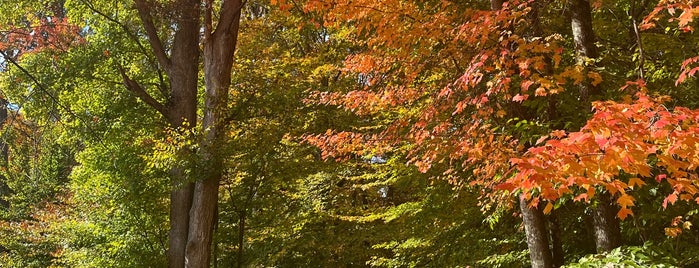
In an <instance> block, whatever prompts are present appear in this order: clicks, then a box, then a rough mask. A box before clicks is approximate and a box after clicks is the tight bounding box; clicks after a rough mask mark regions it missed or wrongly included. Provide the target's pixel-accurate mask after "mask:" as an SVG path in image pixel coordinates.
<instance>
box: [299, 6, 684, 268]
mask: <svg viewBox="0 0 699 268" xmlns="http://www.w3.org/2000/svg"><path fill="white" fill-rule="evenodd" d="M495 2H498V1H493V6H499V5H502V9H497V8H496V9H494V10H493V11H490V10H487V7H485V6H480V7H478V4H475V3H470V4H465V5H464V6H460V5H459V4H456V3H452V2H447V1H441V2H436V3H431V4H422V3H415V2H411V1H378V2H374V1H332V2H326V1H308V2H307V4H306V6H305V7H306V8H307V9H308V10H311V11H316V12H321V13H323V14H325V15H326V20H325V23H327V24H328V25H334V26H344V27H350V28H352V29H353V30H355V32H356V37H355V38H356V40H357V42H358V43H359V44H362V45H365V46H366V47H367V49H366V50H364V51H361V52H359V53H355V54H353V55H351V56H349V57H348V58H347V60H346V68H347V70H348V71H350V72H352V73H353V74H357V75H358V77H359V79H360V81H362V83H363V85H360V86H359V89H356V90H352V91H349V92H335V93H325V92H323V93H318V94H316V95H315V96H313V98H314V100H315V101H316V102H317V103H321V104H326V105H337V106H340V107H343V108H345V109H347V110H351V111H353V112H355V113H356V114H358V115H360V116H366V117H373V118H380V119H378V120H377V121H378V122H388V123H385V124H384V125H381V126H380V127H378V128H365V129H369V130H370V131H361V130H360V131H335V130H328V131H327V132H326V133H324V134H318V135H311V136H307V138H306V140H307V141H308V142H310V143H312V144H315V145H317V146H319V147H320V148H321V149H322V150H323V155H324V156H325V157H328V158H336V159H348V157H352V156H353V155H354V156H358V157H362V156H366V155H371V154H379V155H381V154H386V153H390V152H391V150H396V149H399V148H405V147H403V146H401V145H403V144H407V145H409V146H407V147H409V149H408V159H409V162H411V163H413V164H415V165H416V166H417V168H418V169H419V170H420V171H423V172H426V171H428V170H430V168H432V167H433V165H435V164H436V163H443V162H447V163H449V165H448V166H449V167H448V168H446V169H444V170H443V172H442V173H441V175H438V176H437V177H441V178H446V179H448V180H451V181H453V182H454V183H456V184H461V183H464V180H463V179H464V176H467V177H468V183H469V184H470V185H478V186H481V187H485V188H486V189H493V187H495V189H500V190H508V191H506V193H517V192H519V191H522V190H524V191H523V192H524V193H525V194H524V196H523V199H522V200H521V202H522V203H523V204H524V205H523V206H522V211H523V213H524V212H525V211H526V210H528V207H538V202H539V200H541V199H546V200H550V201H554V200H557V199H558V198H560V197H561V196H564V195H565V194H571V193H572V191H573V190H570V191H571V192H567V191H569V190H568V189H570V188H575V189H576V190H577V189H578V188H584V189H585V190H589V192H585V193H583V194H582V195H577V198H575V200H584V201H588V202H589V201H591V200H592V198H593V197H596V196H594V191H595V189H598V190H597V191H598V192H599V191H608V192H609V193H610V194H612V195H616V196H615V197H616V203H617V204H618V205H619V206H620V208H621V210H620V211H619V213H618V214H617V215H618V216H619V218H621V219H624V218H625V216H626V215H628V214H629V213H630V209H629V208H630V207H631V206H632V205H633V201H634V200H633V197H632V196H631V195H629V194H626V193H627V191H628V190H629V189H630V188H633V187H634V186H635V187H636V188H638V187H639V186H640V184H643V181H642V180H640V179H639V178H633V179H632V180H631V181H628V178H626V179H624V180H626V181H621V180H620V178H622V177H623V176H620V172H621V173H624V172H625V173H628V174H638V173H639V172H640V173H641V174H640V175H639V176H641V177H643V176H650V171H649V170H650V164H649V163H648V162H649V161H651V160H653V159H656V158H655V157H658V158H663V160H662V161H661V160H654V161H656V162H657V163H653V164H654V165H659V167H662V168H664V169H667V168H668V166H671V167H670V170H672V171H671V172H670V173H673V176H675V177H673V179H672V182H671V184H672V186H673V187H676V188H678V189H687V191H688V192H683V190H677V191H673V193H672V194H670V195H669V196H668V199H667V200H666V202H675V200H676V199H677V197H678V196H680V195H682V194H684V195H683V196H682V198H683V199H684V200H687V199H691V198H693V195H694V194H695V193H696V190H695V188H694V186H692V185H693V182H692V179H690V178H688V177H689V176H690V175H688V174H690V173H692V172H693V169H694V168H696V165H695V164H694V163H693V161H694V160H693V159H694V158H693V157H695V156H694V155H693V154H692V151H693V150H694V146H693V145H692V144H693V142H694V141H695V140H694V137H693V136H694V135H695V133H696V129H695V128H694V126H693V124H694V123H695V122H694V121H693V120H691V119H688V118H693V116H692V115H690V114H691V113H692V112H691V110H688V109H686V108H681V107H676V108H671V109H668V108H666V110H667V111H666V112H667V113H669V114H663V115H664V116H665V117H663V115H660V114H658V115H654V114H653V113H654V112H658V113H659V112H660V111H659V110H658V109H659V108H653V105H652V104H650V103H653V104H656V105H659V104H658V103H657V102H653V101H649V99H648V97H646V96H645V95H639V96H638V100H637V101H636V102H635V104H631V103H630V102H629V103H627V104H625V105H629V106H627V107H623V106H615V105H617V104H616V103H614V102H603V103H596V104H594V107H595V108H596V113H595V115H593V117H592V118H591V119H590V120H589V121H587V122H586V123H584V124H581V126H583V127H582V129H581V130H580V131H571V132H570V133H569V134H567V135H569V136H567V137H568V138H566V139H561V140H553V141H550V145H549V143H547V145H546V147H534V148H530V149H528V150H526V151H528V152H529V153H527V154H525V156H524V157H523V156H520V152H523V151H524V150H522V148H525V147H527V146H531V145H534V144H535V142H534V140H536V138H538V137H540V136H542V135H544V134H545V133H546V132H547V128H552V129H555V128H557V126H558V125H559V124H560V123H559V122H561V121H562V122H566V121H567V122H570V121H569V120H570V118H576V117H577V119H573V120H575V121H577V122H584V120H585V118H586V115H585V114H586V112H585V111H584V107H586V104H585V102H587V101H588V100H589V99H591V97H592V96H591V95H592V94H598V95H599V94H601V93H604V92H599V91H596V90H595V89H594V88H597V87H599V86H601V83H602V82H603V81H604V79H603V76H602V74H601V73H599V72H598V71H597V70H596V69H595V68H594V66H593V65H589V63H588V62H589V61H595V60H596V59H595V58H596V57H597V55H598V54H597V52H596V51H594V50H595V48H594V46H595V45H594V39H590V38H588V37H585V36H584V35H583V36H582V37H580V36H574V37H575V43H576V50H577V49H578V48H577V47H579V48H580V49H579V54H580V55H581V56H578V57H577V58H578V60H577V64H570V65H569V63H570V61H568V60H567V59H565V58H566V57H567V55H570V54H566V52H565V50H566V48H565V39H563V38H562V36H561V35H559V34H558V33H545V32H539V33H535V32H536V31H534V32H531V31H528V30H527V29H526V28H525V27H522V26H521V25H522V22H525V21H527V20H528V19H531V18H532V17H534V19H533V21H534V22H538V20H539V19H540V18H539V17H538V16H540V15H539V14H540V13H541V12H545V10H542V9H541V7H539V6H538V5H535V4H531V2H526V1H507V2H505V3H502V2H499V3H495ZM573 2H576V3H577V2H586V1H573ZM634 3H635V2H634ZM668 3H669V4H668ZM687 3H688V2H683V1H677V2H674V1H672V2H662V3H660V6H659V8H656V10H655V11H654V12H652V13H651V16H652V15H654V14H656V13H657V12H658V10H659V9H660V10H662V9H663V8H662V6H663V5H664V4H668V6H670V7H671V8H672V9H671V10H672V11H671V13H672V14H674V8H678V9H679V8H680V7H685V9H683V10H688V11H685V12H683V13H682V14H680V15H679V21H680V22H679V24H680V27H685V28H683V29H685V30H687V29H688V28H686V26H687V24H688V22H689V21H690V19H689V18H690V17H691V16H688V15H687V14H691V12H692V11H689V10H692V9H690V8H687V7H686V5H687ZM690 4H691V3H690ZM587 5H588V8H587V9H588V11H587V12H588V18H587V19H585V18H577V19H579V20H583V21H582V22H580V21H578V22H575V19H576V16H579V15H577V13H576V12H579V13H580V12H582V13H583V15H584V11H580V9H579V7H578V8H576V7H575V6H573V9H574V10H573V11H574V12H573V13H574V14H573V18H574V21H573V34H574V35H576V34H578V33H580V32H581V31H582V32H583V34H587V35H593V36H594V33H584V31H585V30H584V29H583V30H581V29H576V27H580V26H579V25H583V26H582V27H585V26H584V24H585V23H587V25H588V26H587V27H588V28H589V27H592V26H591V21H590V20H591V19H590V18H589V12H590V11H589V10H590V7H589V3H587ZM644 5H647V4H646V2H644ZM683 5H684V6H683ZM632 8H635V7H632ZM642 8H643V7H641V8H640V9H638V10H641V12H643V11H642V10H643V9H642ZM634 12H637V11H636V10H634ZM677 13H679V12H677ZM635 16H638V15H636V14H635ZM585 20H587V21H585ZM646 20H648V19H646ZM348 22H351V25H350V24H348ZM576 23H577V24H576ZM576 25H578V26H576ZM633 25H634V27H637V26H639V25H637V23H636V22H634V24H633ZM534 27H536V26H534ZM641 28H643V27H641ZM576 31H577V32H576ZM587 31H590V30H587ZM636 33H638V30H636ZM636 36H637V37H638V36H639V35H638V34H637V35H636ZM579 38H580V39H579ZM585 38H587V40H586V39H585ZM593 38H594V37H593ZM635 41H636V44H637V46H638V47H639V51H640V53H641V55H640V57H642V58H643V57H644V55H643V45H642V43H641V39H640V37H639V38H637V39H636V40H635ZM640 62H641V63H640V64H639V65H640V66H639V73H640V76H641V77H643V76H644V71H645V69H644V65H643V64H644V63H643V60H641V61H640ZM692 62H693V58H690V59H689V60H685V62H684V63H683V65H682V69H683V70H682V72H681V73H680V76H679V78H680V80H683V79H684V78H685V77H686V76H687V75H688V74H693V73H694V72H696V69H692V68H689V67H687V66H688V65H689V64H690V63H692ZM447 66H448V67H447ZM642 83H643V82H638V84H642ZM570 86H578V87H580V88H581V89H580V96H581V97H580V98H578V100H581V101H582V103H580V104H571V103H567V104H566V103H565V102H564V103H561V102H562V101H569V99H568V100H565V99H564V100H561V98H567V97H566V96H570V95H571V94H570V93H569V92H570V90H569V89H567V88H568V87H570ZM605 87H607V88H609V87H610V85H605ZM624 94H628V93H624ZM622 95H623V94H622ZM573 96H574V95H573ZM597 98H599V97H597ZM557 99H558V100H557ZM564 105H568V106H572V107H583V110H582V111H580V110H578V112H577V113H576V112H573V113H568V114H567V115H565V114H564V115H561V114H560V112H561V111H557V108H558V107H562V106H564ZM619 105H621V104H619ZM634 105H635V106H634ZM532 108H533V109H532ZM625 108H627V110H625ZM547 109H548V110H547ZM644 109H645V110H644ZM532 110H535V111H536V112H537V113H538V115H537V114H532V112H533V111H532ZM622 111H624V112H625V113H626V114H623V113H621V112H622ZM629 111H632V112H629ZM648 111H654V112H650V117H648V116H649V114H646V112H648ZM670 111H673V112H670ZM542 112H543V113H542ZM630 113H636V114H637V116H638V117H633V116H632V114H630ZM642 113H643V115H640V114H642ZM688 113H689V114H688ZM542 114H543V116H542ZM387 115H388V116H387ZM622 115H623V116H622ZM643 116H646V117H647V118H645V119H644V118H643ZM653 116H655V117H653ZM658 116H659V117H661V118H664V119H661V121H660V122H661V125H660V126H656V127H659V128H660V127H661V126H662V128H667V129H665V130H658V129H654V128H648V129H647V132H641V131H640V130H638V132H639V133H638V135H637V136H636V138H631V137H627V138H625V139H621V138H613V139H612V141H611V142H610V141H609V139H611V137H612V136H613V135H612V134H609V133H612V132H613V133H619V134H614V135H622V134H624V133H628V131H627V130H625V129H624V128H625V127H632V125H628V126H627V125H624V124H620V125H618V126H608V125H607V124H609V122H610V120H612V119H616V120H621V119H619V118H623V117H627V118H630V117H633V119H627V121H629V122H633V124H635V123H638V124H639V125H633V127H637V128H641V125H643V124H644V123H641V122H645V125H644V127H648V126H649V125H653V124H651V123H655V121H654V120H658V118H657V117H658ZM521 117H524V119H523V118H521ZM617 117H619V118H617ZM527 119H529V120H532V121H535V122H536V121H538V122H544V123H539V124H536V123H534V124H532V125H528V123H529V121H528V120H527ZM520 120H521V121H520ZM644 120H645V121H644ZM681 120H684V121H682V122H683V123H682V124H685V125H684V126H685V127H684V128H680V129H678V130H676V131H675V132H677V133H675V132H669V130H668V129H674V128H677V127H678V124H679V123H678V122H680V121H681ZM518 121H519V122H518ZM547 121H548V122H547ZM511 122H518V123H517V124H516V125H514V126H513V125H512V124H511ZM612 122H614V121H612ZM527 125H528V126H527ZM521 126H527V127H528V128H527V129H525V130H524V131H522V130H520V129H521ZM653 126H654V125H653ZM617 127H618V129H616V128H617ZM568 128H572V129H575V127H568ZM656 130H657V132H655V131H656ZM554 133H556V134H555V135H556V136H558V137H559V138H561V135H563V134H562V133H565V132H554ZM584 133H587V134H584ZM590 133H592V134H590ZM599 133H603V134H599ZM631 133H633V132H631ZM668 133H675V135H678V137H680V136H681V137H682V138H675V137H674V136H673V137H672V138H671V137H668V136H667V135H670V134H668ZM593 134H594V135H593ZM653 135H655V136H657V137H658V138H659V139H662V138H663V137H664V138H665V139H666V141H665V142H666V143H664V144H665V145H666V146H670V144H672V145H676V146H679V147H677V148H685V149H686V150H688V151H689V152H688V154H687V155H678V154H676V152H675V151H674V150H676V148H675V147H673V151H670V152H667V151H662V150H663V148H661V147H648V148H641V149H647V150H646V151H643V150H641V149H633V148H634V146H640V147H643V144H656V145H655V146H659V144H661V143H660V141H649V140H648V136H653ZM663 135H666V136H663ZM684 139H687V141H686V142H687V143H686V144H685V143H684V142H685V140H684ZM540 140H541V139H540ZM586 142H587V143H586ZM682 144H684V145H682ZM522 145H524V146H522ZM592 145H597V146H592ZM602 145H604V146H606V147H602ZM574 146H580V148H584V149H575V148H577V147H575V148H573V147H574ZM649 146H650V145H649ZM683 146H684V147H683ZM559 147H560V148H559ZM543 148H546V149H543ZM656 148H657V149H658V150H660V151H658V152H655V151H652V150H651V149H656ZM574 149H575V150H574ZM576 150H590V151H585V152H584V153H583V152H580V151H576ZM595 150H597V151H595ZM554 151H556V152H558V153H554ZM639 152H642V154H641V153H639ZM668 153H669V155H667V154H668ZM530 154H531V155H536V156H531V157H530V158H526V156H528V155H530ZM539 154H541V155H539ZM610 155H613V156H610ZM595 156H598V157H599V158H594V157H595ZM505 158H512V160H508V163H504V162H503V161H504V159H505ZM539 158H541V159H546V160H541V159H539ZM608 158H612V159H608ZM532 159H537V160H532ZM536 161H539V162H536ZM663 161H668V162H663ZM530 162H532V163H530ZM533 162H536V164H534V163H533ZM601 162H604V165H603V167H601V166H602V164H601ZM558 163H561V164H560V165H559V164H558ZM573 163H576V164H573ZM510 164H512V165H513V166H514V169H515V170H516V172H512V171H511V170H510ZM607 164H608V165H607ZM581 165H586V166H584V167H580V166H581ZM594 165H597V166H594ZM568 170H571V172H573V173H571V174H568V173H566V172H568ZM575 172H578V173H575ZM674 172H678V173H677V174H675V173H674ZM594 176H601V177H594ZM664 176H668V177H672V176H670V175H669V174H665V175H664ZM677 176H679V177H677ZM691 176H696V175H695V174H694V175H691ZM587 177H594V178H597V179H592V178H587ZM661 177H663V176H661ZM556 178H557V179H558V180H556ZM575 178H580V181H577V180H576V179H575ZM663 178H665V177H663ZM692 178H694V177H692ZM678 179H679V180H680V181H684V182H683V183H680V184H677V182H676V180H678ZM595 187H599V188H595ZM501 194H502V192H497V191H496V192H491V193H488V194H487V195H488V196H489V197H490V198H494V199H498V198H502V197H503V196H502V195H501ZM597 206H602V203H599V204H598V205H597ZM553 208H554V203H552V202H550V203H547V204H546V206H544V207H541V208H538V209H543V212H546V213H549V212H551V211H552V209H553ZM607 210H609V209H607ZM532 217H534V218H528V217H525V222H526V221H527V220H528V219H531V220H534V219H536V218H537V217H540V216H532ZM612 217H613V216H612ZM612 219H613V218H612ZM605 222H606V223H609V219H607V220H606V221H605ZM543 224H544V223H541V222H539V223H534V225H538V226H542V225H543ZM537 228H542V227H537ZM617 228H618V227H617ZM527 232H528V233H529V232H530V230H529V229H527ZM531 232H534V231H533V230H531ZM536 232H537V235H536V236H539V237H541V236H546V233H545V228H544V232H542V231H540V230H537V231H536ZM617 232H618V231H617ZM538 243H543V244H548V241H547V240H546V239H544V241H541V242H538ZM530 246H531V245H530ZM546 247H548V246H546ZM612 247H615V246H613V245H612ZM603 248H606V246H603ZM530 249H531V248H530ZM531 250H532V254H534V249H531ZM546 250H548V249H546ZM544 255H546V254H544ZM537 258H538V257H537ZM540 258H542V259H545V257H540ZM532 259H533V260H532V261H533V265H534V266H537V267H539V265H541V266H542V267H547V266H549V265H551V264H550V263H549V262H550V261H551V260H542V262H541V263H534V259H536V258H535V257H534V255H532ZM559 265H560V264H559Z"/></svg>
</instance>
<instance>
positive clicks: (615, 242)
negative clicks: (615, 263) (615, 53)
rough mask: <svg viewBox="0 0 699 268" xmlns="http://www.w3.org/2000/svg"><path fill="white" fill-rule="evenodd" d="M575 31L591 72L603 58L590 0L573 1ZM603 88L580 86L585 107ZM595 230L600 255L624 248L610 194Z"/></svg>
mask: <svg viewBox="0 0 699 268" xmlns="http://www.w3.org/2000/svg"><path fill="white" fill-rule="evenodd" d="M570 10H571V28H572V30H573V39H574V41H575V51H576V55H577V61H578V64H581V65H583V66H584V67H585V69H584V70H587V69H588V66H587V65H588V64H587V63H586V61H587V60H589V59H596V58H597V57H598V56H599V53H598V52H597V47H596V46H595V32H594V29H593V28H592V8H591V7H590V2H589V1H588V0H571V1H570ZM600 93H602V92H601V88H600V87H599V86H594V85H592V84H590V82H589V81H588V80H587V79H586V80H584V81H583V82H582V83H581V84H580V101H581V106H582V107H584V108H589V107H590V102H589V100H590V95H593V94H600ZM592 210H593V212H592V217H593V223H594V228H595V243H596V246H597V251H598V252H603V251H608V250H611V249H613V248H616V247H618V246H620V245H621V231H620V229H619V228H620V227H619V219H617V218H616V213H614V205H613V204H612V203H611V196H610V195H609V194H607V193H601V194H599V195H598V202H597V204H596V205H595V206H593V208H592Z"/></svg>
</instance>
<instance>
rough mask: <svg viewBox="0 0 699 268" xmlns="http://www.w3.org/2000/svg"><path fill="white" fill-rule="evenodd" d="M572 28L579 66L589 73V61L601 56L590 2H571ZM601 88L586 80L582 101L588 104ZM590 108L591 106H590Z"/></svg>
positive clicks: (582, 87) (572, 0)
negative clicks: (593, 26)
mask: <svg viewBox="0 0 699 268" xmlns="http://www.w3.org/2000/svg"><path fill="white" fill-rule="evenodd" d="M570 12H571V23H570V25H571V28H572V30H573V41H574V43H575V52H576V58H577V62H578V64H579V65H582V66H583V67H585V72H586V71H587V69H588V68H587V65H588V63H587V61H588V60H589V59H596V58H597V57H598V56H599V55H598V52H597V47H596V46H595V32H594V30H593V29H592V8H591V7H590V2H589V0H571V1H570ZM599 93H600V88H599V87H597V86H593V85H592V84H590V82H589V80H588V79H585V80H584V81H583V82H582V84H580V101H581V103H583V104H586V105H587V103H588V102H589V100H590V95H594V94H599ZM588 106H589V105H588Z"/></svg>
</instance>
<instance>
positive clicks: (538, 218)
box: [519, 194, 553, 268]
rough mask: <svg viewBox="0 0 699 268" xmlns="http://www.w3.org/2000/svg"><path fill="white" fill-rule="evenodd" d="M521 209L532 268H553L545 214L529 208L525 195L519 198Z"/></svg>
mask: <svg viewBox="0 0 699 268" xmlns="http://www.w3.org/2000/svg"><path fill="white" fill-rule="evenodd" d="M519 208H520V209H521V211H522V221H523V222H524V231H525V232H526V233H527V246H528V247H529V257H530V258H531V264H532V268H550V267H553V258H552V255H551V250H550V249H549V239H548V235H549V234H548V232H547V231H546V221H545V219H544V213H543V212H542V211H541V210H539V209H538V208H532V207H529V204H528V202H527V200H526V199H525V197H524V195H523V194H522V195H520V197H519Z"/></svg>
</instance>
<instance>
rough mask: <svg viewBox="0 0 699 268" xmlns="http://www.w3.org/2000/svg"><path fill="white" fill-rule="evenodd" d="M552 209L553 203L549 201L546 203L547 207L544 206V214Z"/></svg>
mask: <svg viewBox="0 0 699 268" xmlns="http://www.w3.org/2000/svg"><path fill="white" fill-rule="evenodd" d="M552 209H553V204H551V202H548V204H546V207H545V208H544V214H549V213H550V212H551V210H552Z"/></svg>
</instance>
